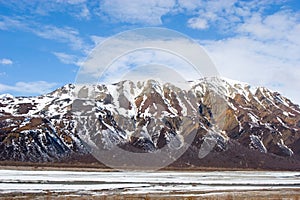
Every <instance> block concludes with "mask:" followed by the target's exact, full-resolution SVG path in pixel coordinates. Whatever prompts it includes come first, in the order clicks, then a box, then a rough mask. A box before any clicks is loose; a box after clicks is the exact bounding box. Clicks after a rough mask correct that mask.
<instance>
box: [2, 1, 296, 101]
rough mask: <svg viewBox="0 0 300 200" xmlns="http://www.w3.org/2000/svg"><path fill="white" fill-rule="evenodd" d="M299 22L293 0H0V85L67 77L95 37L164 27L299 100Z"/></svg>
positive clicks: (33, 87) (224, 65) (10, 88)
mask: <svg viewBox="0 0 300 200" xmlns="http://www.w3.org/2000/svg"><path fill="white" fill-rule="evenodd" d="M299 22H300V2H299V1H298V0H283V1H279V0H264V1H260V0H253V1H246V0H245V1H237V0H211V1H208V0H100V1H87V0H52V1H47V0H43V1H38V0H30V1H27V0H9V1H7V0H0V47H1V48H0V93H11V94H13V95H37V94H43V93H45V92H49V91H51V90H53V89H55V88H57V87H60V86H62V85H64V84H67V83H73V82H74V80H75V78H76V73H77V72H78V69H79V67H80V65H81V63H82V62H83V61H84V59H85V58H86V56H87V55H88V54H89V52H90V51H91V50H92V49H93V48H94V47H95V46H96V45H97V44H99V42H101V41H103V40H104V39H106V38H108V37H110V36H113V35H114V34H117V33H120V32H122V31H125V30H131V29H134V28H142V27H165V28H169V29H173V30H176V31H179V32H181V33H183V34H186V35H187V36H189V37H191V38H193V39H194V40H195V41H197V42H199V43H200V44H201V45H202V46H203V47H204V49H205V50H206V51H207V53H208V54H209V56H210V57H211V58H212V60H213V61H214V63H215V65H216V67H217V69H218V71H219V73H220V74H221V76H225V77H228V78H231V79H235V80H239V81H244V82H248V83H250V84H251V85H254V86H265V87H268V88H270V89H272V90H275V91H279V92H280V93H282V94H284V95H285V96H287V97H288V98H291V99H292V100H294V101H295V102H297V103H300V92H299V88H300V81H299V77H300V37H299V35H300V23H299Z"/></svg>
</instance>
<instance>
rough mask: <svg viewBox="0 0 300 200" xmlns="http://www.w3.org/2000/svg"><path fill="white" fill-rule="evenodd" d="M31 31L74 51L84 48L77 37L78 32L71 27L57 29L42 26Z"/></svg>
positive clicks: (50, 26)
mask: <svg viewBox="0 0 300 200" xmlns="http://www.w3.org/2000/svg"><path fill="white" fill-rule="evenodd" d="M31 31H32V32H33V33H35V34H36V35H37V36H39V37H42V38H45V39H51V40H56V41H59V42H63V43H67V44H68V45H69V46H70V47H72V48H73V49H75V50H82V49H84V48H85V44H84V42H83V40H82V39H81V38H80V37H79V32H78V31H77V30H76V29H74V28H71V27H63V28H59V27H56V26H52V25H44V26H42V27H41V28H37V29H35V28H31Z"/></svg>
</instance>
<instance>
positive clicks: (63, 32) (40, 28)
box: [0, 16, 88, 51]
mask: <svg viewBox="0 0 300 200" xmlns="http://www.w3.org/2000/svg"><path fill="white" fill-rule="evenodd" d="M0 29H2V30H22V31H26V32H31V33H33V34H35V35H37V36H39V37H41V38H45V39H50V40H54V41H58V42H62V43H66V44H68V45H69V46H70V47H71V48H72V49H74V50H83V51H84V50H86V49H87V48H88V47H87V46H86V45H85V43H84V41H83V39H82V38H81V37H80V34H79V32H78V30H76V29H74V28H71V27H57V26H53V25H45V24H41V23H37V22H33V21H30V19H27V18H26V17H7V16H0Z"/></svg>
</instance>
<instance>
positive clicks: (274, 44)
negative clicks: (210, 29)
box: [203, 11, 300, 103]
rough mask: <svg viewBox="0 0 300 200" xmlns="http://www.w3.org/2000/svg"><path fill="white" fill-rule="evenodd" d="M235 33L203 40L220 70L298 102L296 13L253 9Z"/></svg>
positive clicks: (299, 43)
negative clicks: (217, 38) (261, 11)
mask: <svg viewBox="0 0 300 200" xmlns="http://www.w3.org/2000/svg"><path fill="white" fill-rule="evenodd" d="M297 16H298V17H297ZM236 33H237V34H236V35H235V36H233V37H231V38H228V39H221V40H218V41H205V42H203V44H204V46H205V47H206V48H207V50H208V52H209V54H210V55H211V57H212V58H213V61H214V62H215V64H216V65H217V68H218V69H219V71H220V72H221V74H222V75H223V76H226V77H229V78H232V79H237V80H241V81H246V82H249V83H250V84H252V85H256V86H265V87H268V88H271V89H273V90H275V91H279V92H281V93H282V94H284V95H286V96H287V97H289V98H291V99H292V100H294V101H296V102H297V103H300V94H299V87H300V81H299V77H300V68H299V63H300V57H299V55H300V40H299V37H297V36H299V35H300V25H299V14H297V13H291V12H283V11H280V12H275V13H274V14H269V15H266V16H263V15H261V14H259V13H256V14H255V15H253V16H252V17H250V18H249V19H248V20H246V21H245V22H244V23H243V24H240V25H239V26H237V27H236Z"/></svg>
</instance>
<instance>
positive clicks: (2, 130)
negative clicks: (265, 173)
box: [0, 78, 300, 169]
mask: <svg viewBox="0 0 300 200" xmlns="http://www.w3.org/2000/svg"><path fill="white" fill-rule="evenodd" d="M188 85H189V88H187V89H180V88H178V87H176V86H175V85H172V84H168V83H165V84H164V83H161V82H157V81H154V80H148V81H144V82H138V83H133V82H131V81H122V82H119V83H116V84H113V85H86V86H82V85H76V86H75V85H71V84H70V85H66V86H64V87H62V88H59V89H57V90H55V91H54V92H52V93H49V94H46V95H43V96H38V97H12V96H9V95H6V96H5V95H3V96H2V98H1V99H0V160H6V161H7V160H14V161H31V162H46V161H60V162H63V161H64V160H66V159H68V158H69V157H70V156H71V157H72V158H76V157H83V158H84V157H85V155H87V154H89V151H91V148H93V145H94V146H96V147H97V148H100V149H104V150H105V149H110V148H111V147H113V146H115V145H118V146H119V147H121V148H122V149H124V150H126V151H130V152H156V151H157V150H160V149H163V148H164V147H168V148H170V149H173V150H177V149H178V150H179V149H181V148H183V147H186V148H187V151H186V152H185V153H184V154H183V155H182V156H181V157H180V159H178V160H177V161H176V162H174V163H173V165H174V166H179V167H191V166H207V167H253V168H269V169H300V159H299V157H300V109H299V106H298V105H296V104H293V103H292V102H291V101H290V100H288V99H287V98H285V97H283V96H281V95H280V94H279V93H277V92H272V91H270V90H268V89H266V88H263V87H260V88H251V87H250V86H249V85H247V84H245V83H241V82H236V81H231V80H228V79H219V78H205V79H201V80H199V81H193V82H189V83H188ZM86 144H87V145H86ZM82 162H84V159H83V160H82Z"/></svg>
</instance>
